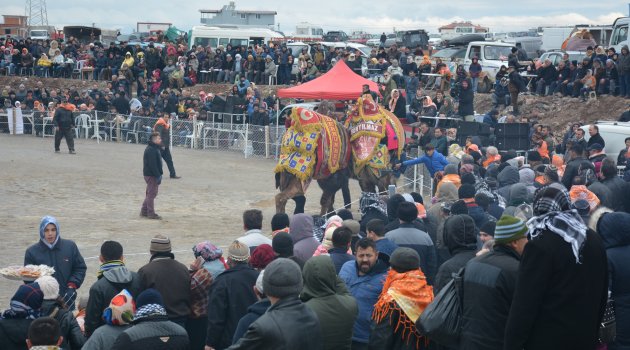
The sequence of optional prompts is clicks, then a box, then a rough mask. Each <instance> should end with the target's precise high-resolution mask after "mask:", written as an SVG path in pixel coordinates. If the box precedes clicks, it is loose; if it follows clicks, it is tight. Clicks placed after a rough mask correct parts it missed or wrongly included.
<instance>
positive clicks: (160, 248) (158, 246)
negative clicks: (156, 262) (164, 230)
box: [149, 235, 171, 253]
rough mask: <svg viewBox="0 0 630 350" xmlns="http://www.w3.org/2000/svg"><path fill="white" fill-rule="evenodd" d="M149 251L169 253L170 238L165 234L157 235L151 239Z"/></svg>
mask: <svg viewBox="0 0 630 350" xmlns="http://www.w3.org/2000/svg"><path fill="white" fill-rule="evenodd" d="M149 251H151V252H152V253H170V252H171V240H170V239H169V238H168V237H166V236H163V235H157V236H155V237H153V238H152V239H151V247H150V248H149Z"/></svg>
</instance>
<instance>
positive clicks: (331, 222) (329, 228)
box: [313, 215, 343, 256]
mask: <svg viewBox="0 0 630 350" xmlns="http://www.w3.org/2000/svg"><path fill="white" fill-rule="evenodd" d="M341 225H343V219H341V217H339V215H333V216H331V217H330V218H329V219H328V220H327V221H326V225H325V227H324V239H323V240H322V244H320V245H319V247H317V249H316V250H315V253H313V256H318V255H328V250H329V249H332V247H333V244H332V235H333V232H335V229H336V228H337V227H341Z"/></svg>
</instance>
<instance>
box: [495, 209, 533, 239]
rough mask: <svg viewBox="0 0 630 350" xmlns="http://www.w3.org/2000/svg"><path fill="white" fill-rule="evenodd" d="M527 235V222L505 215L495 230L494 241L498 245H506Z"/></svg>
mask: <svg viewBox="0 0 630 350" xmlns="http://www.w3.org/2000/svg"><path fill="white" fill-rule="evenodd" d="M526 234H527V226H526V225H525V221H523V220H521V219H518V218H515V217H513V216H509V215H503V216H501V218H500V219H499V221H497V227H496V229H495V230H494V241H495V242H496V243H498V244H506V243H510V242H514V241H516V240H518V239H521V238H523V237H525V235H526Z"/></svg>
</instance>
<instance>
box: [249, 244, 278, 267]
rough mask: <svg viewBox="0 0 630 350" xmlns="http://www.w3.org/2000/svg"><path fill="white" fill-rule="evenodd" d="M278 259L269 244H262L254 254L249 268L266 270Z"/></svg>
mask: <svg viewBox="0 0 630 350" xmlns="http://www.w3.org/2000/svg"><path fill="white" fill-rule="evenodd" d="M275 258H276V253H274V251H273V248H271V246H270V245H269V244H261V245H259V246H258V247H256V249H254V251H253V252H252V256H251V258H250V259H249V266H251V267H253V268H255V269H264V268H265V267H267V265H269V263H270V262H272V261H273V260H274V259H275Z"/></svg>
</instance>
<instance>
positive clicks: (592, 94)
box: [588, 91, 597, 100]
mask: <svg viewBox="0 0 630 350" xmlns="http://www.w3.org/2000/svg"><path fill="white" fill-rule="evenodd" d="M588 99H589V100H597V93H596V92H595V91H589V93H588Z"/></svg>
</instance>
